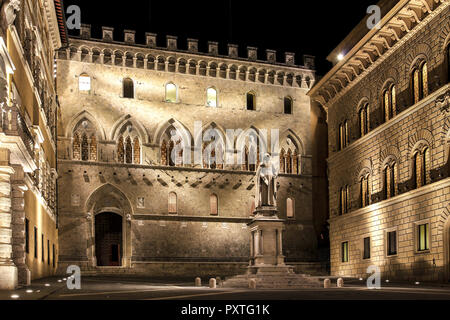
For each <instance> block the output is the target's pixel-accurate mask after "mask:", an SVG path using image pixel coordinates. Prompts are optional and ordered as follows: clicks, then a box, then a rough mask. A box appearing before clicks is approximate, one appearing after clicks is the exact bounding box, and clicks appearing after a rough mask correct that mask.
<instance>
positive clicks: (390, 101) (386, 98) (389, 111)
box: [383, 84, 397, 122]
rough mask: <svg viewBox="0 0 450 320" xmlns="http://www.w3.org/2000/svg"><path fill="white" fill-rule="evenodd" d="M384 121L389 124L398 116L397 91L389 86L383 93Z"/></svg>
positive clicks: (392, 86)
mask: <svg viewBox="0 0 450 320" xmlns="http://www.w3.org/2000/svg"><path fill="white" fill-rule="evenodd" d="M383 106H384V120H385V121H386V122H387V121H389V120H390V119H392V118H393V117H395V116H396V115H397V90H396V89H395V85H392V84H391V85H389V86H388V87H387V89H386V90H385V91H384V93H383Z"/></svg>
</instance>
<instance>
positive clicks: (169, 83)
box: [164, 82, 179, 103]
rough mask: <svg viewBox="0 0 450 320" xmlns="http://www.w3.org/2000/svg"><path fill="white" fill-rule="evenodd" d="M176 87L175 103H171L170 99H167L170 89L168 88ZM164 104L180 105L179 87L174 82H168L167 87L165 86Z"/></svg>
mask: <svg viewBox="0 0 450 320" xmlns="http://www.w3.org/2000/svg"><path fill="white" fill-rule="evenodd" d="M171 85H172V86H174V87H175V101H170V100H169V99H167V97H168V91H167V89H168V86H171ZM164 102H166V103H178V102H179V97H178V86H177V85H176V84H175V83H173V82H167V83H166V84H165V85H164Z"/></svg>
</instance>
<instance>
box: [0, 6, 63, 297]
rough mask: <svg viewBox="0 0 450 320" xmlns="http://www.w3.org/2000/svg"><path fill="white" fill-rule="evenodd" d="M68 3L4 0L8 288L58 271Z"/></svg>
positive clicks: (0, 213) (0, 11)
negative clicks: (60, 116) (58, 56)
mask: <svg viewBox="0 0 450 320" xmlns="http://www.w3.org/2000/svg"><path fill="white" fill-rule="evenodd" d="M61 8H62V7H61V3H60V1H58V0H55V1H53V0H52V1H48V0H42V1H41V0H39V1H37V0H36V1H35V0H33V1H27V0H23V1H18V0H10V1H0V22H1V25H0V107H1V116H0V190H1V191H0V194H1V195H0V202H1V206H0V289H14V288H16V287H17V286H23V285H28V284H30V281H31V280H32V279H38V278H42V277H46V276H51V275H54V274H55V272H56V266H57V255H58V233H57V212H56V179H57V171H56V117H57V112H58V102H57V99H56V90H55V82H54V63H55V61H54V58H55V50H57V49H59V48H60V47H61V46H63V45H64V43H65V42H66V41H67V37H66V33H65V30H64V27H62V28H61V29H60V27H59V25H61V26H64V23H63V15H62V11H61Z"/></svg>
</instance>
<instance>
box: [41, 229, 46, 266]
mask: <svg viewBox="0 0 450 320" xmlns="http://www.w3.org/2000/svg"><path fill="white" fill-rule="evenodd" d="M41 244H42V247H41V253H42V262H44V261H45V243H44V235H43V234H42V235H41Z"/></svg>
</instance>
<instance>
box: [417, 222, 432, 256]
mask: <svg viewBox="0 0 450 320" xmlns="http://www.w3.org/2000/svg"><path fill="white" fill-rule="evenodd" d="M418 233H419V234H418V240H419V241H418V251H427V250H430V244H429V235H430V224H429V223H425V224H421V225H419V226H418Z"/></svg>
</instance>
